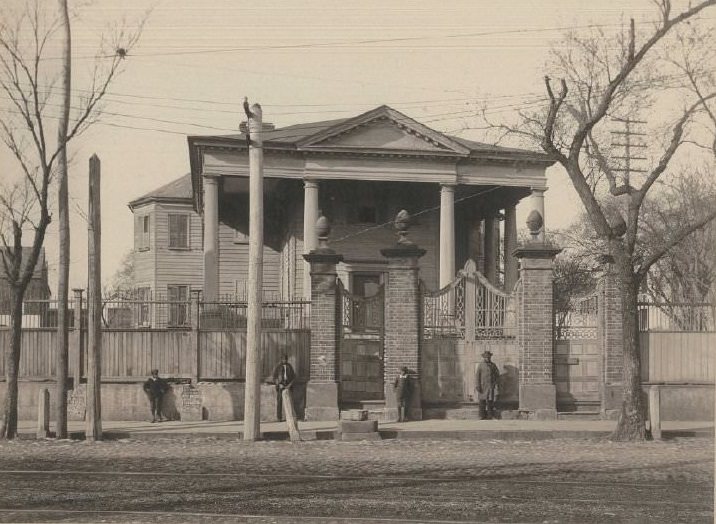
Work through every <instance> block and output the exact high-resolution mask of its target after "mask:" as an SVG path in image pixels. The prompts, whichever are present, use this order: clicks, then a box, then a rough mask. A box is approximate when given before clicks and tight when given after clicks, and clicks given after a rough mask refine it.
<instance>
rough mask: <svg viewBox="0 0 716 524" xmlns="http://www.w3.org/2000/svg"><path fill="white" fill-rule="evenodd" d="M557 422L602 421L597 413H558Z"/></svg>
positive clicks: (600, 415)
mask: <svg viewBox="0 0 716 524" xmlns="http://www.w3.org/2000/svg"><path fill="white" fill-rule="evenodd" d="M557 420H602V414H601V413H600V412H599V411H560V412H558V413H557Z"/></svg>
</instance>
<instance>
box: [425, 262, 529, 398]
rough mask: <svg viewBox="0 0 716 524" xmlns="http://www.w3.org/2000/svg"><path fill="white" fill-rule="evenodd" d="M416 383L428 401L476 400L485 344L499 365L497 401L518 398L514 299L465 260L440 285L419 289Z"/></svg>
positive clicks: (473, 264) (517, 356)
mask: <svg viewBox="0 0 716 524" xmlns="http://www.w3.org/2000/svg"><path fill="white" fill-rule="evenodd" d="M422 298H423V326H422V327H423V330H422V331H423V332H422V341H421V376H420V379H421V385H422V395H423V401H424V402H427V403H436V404H440V403H451V402H452V403H454V402H458V403H462V402H472V401H475V400H476V398H475V372H476V370H477V366H478V364H479V363H480V362H481V361H482V357H481V355H482V353H483V351H485V350H490V351H491V352H492V353H493V355H494V356H493V361H494V362H495V363H496V364H497V366H498V368H499V369H500V385H501V388H500V390H501V393H500V401H501V402H502V403H503V405H507V404H516V403H517V400H518V371H517V370H518V358H519V354H518V348H517V339H516V336H517V319H516V309H517V308H516V302H515V296H514V295H513V294H509V293H505V292H504V291H502V290H500V289H498V288H497V287H495V286H494V285H492V284H491V283H490V282H488V280H487V279H486V278H485V277H484V276H483V275H482V274H481V273H479V272H478V271H477V268H476V267H475V263H474V262H473V261H472V260H468V262H467V264H465V268H464V269H463V270H461V271H459V272H458V275H457V277H456V279H455V280H454V281H453V282H452V283H450V284H449V285H447V286H445V287H444V288H442V289H441V290H439V291H434V292H431V291H427V290H423V293H422Z"/></svg>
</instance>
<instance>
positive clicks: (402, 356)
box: [384, 255, 421, 383]
mask: <svg viewBox="0 0 716 524" xmlns="http://www.w3.org/2000/svg"><path fill="white" fill-rule="evenodd" d="M417 261H418V257H417V256H414V255H413V256H407V257H406V256H397V257H394V258H390V259H389V264H388V282H387V285H386V292H385V358H384V370H385V371H384V372H385V381H386V383H387V382H392V380H394V379H395V377H396V376H397V375H398V373H399V371H400V368H402V367H403V366H406V367H407V368H408V369H410V370H411V371H412V372H414V373H417V374H418V376H419V374H420V371H421V370H420V358H419V355H420V352H419V346H420V316H419V315H420V294H419V288H418V265H417ZM416 378H417V377H416Z"/></svg>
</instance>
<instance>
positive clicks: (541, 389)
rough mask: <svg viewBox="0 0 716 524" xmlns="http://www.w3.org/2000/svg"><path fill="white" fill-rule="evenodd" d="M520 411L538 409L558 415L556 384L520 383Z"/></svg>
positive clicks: (535, 410)
mask: <svg viewBox="0 0 716 524" xmlns="http://www.w3.org/2000/svg"><path fill="white" fill-rule="evenodd" d="M519 395H520V408H519V409H520V411H534V412H535V413H536V412H537V411H540V412H543V413H544V414H546V411H548V410H551V411H554V413H555V417H556V415H557V389H556V387H555V385H554V384H520V392H519Z"/></svg>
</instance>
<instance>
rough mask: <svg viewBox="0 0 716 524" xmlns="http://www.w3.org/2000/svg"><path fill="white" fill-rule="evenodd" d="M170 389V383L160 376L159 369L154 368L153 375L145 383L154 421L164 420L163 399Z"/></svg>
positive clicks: (145, 390)
mask: <svg viewBox="0 0 716 524" xmlns="http://www.w3.org/2000/svg"><path fill="white" fill-rule="evenodd" d="M167 391H169V384H168V383H167V381H166V380H164V379H163V378H160V377H159V370H158V369H153V370H152V376H151V377H149V378H148V379H147V381H146V382H145V383H144V392H145V393H146V394H147V397H149V407H150V409H151V410H152V422H156V421H157V418H158V419H159V422H161V421H162V399H163V398H164V395H165V394H166V392H167Z"/></svg>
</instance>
